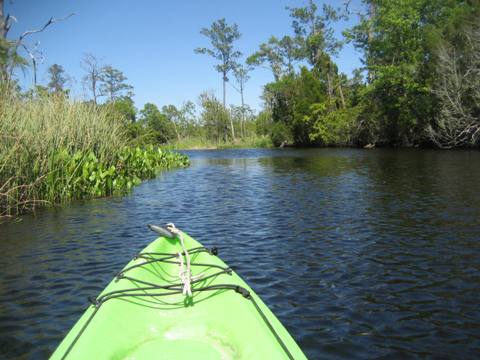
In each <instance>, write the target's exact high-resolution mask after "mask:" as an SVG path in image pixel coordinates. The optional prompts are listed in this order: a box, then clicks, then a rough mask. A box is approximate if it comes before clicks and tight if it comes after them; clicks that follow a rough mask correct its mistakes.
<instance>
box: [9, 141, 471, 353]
mask: <svg viewBox="0 0 480 360" xmlns="http://www.w3.org/2000/svg"><path fill="white" fill-rule="evenodd" d="M190 155H191V159H192V165H191V167H190V168H188V169H183V170H178V171H172V172H168V173H164V174H162V175H161V176H160V177H159V178H158V179H156V180H153V181H148V182H145V183H143V184H142V185H140V186H139V187H137V188H136V189H135V190H134V191H133V194H132V195H130V196H126V197H117V198H110V199H97V200H93V201H88V202H78V203H75V204H72V205H68V206H64V207H61V208H58V209H55V210H53V211H50V210H45V211H39V212H38V213H37V214H36V216H32V215H27V216H25V217H24V218H23V220H22V221H21V222H19V223H8V224H3V225H1V226H0V237H1V240H2V241H1V242H0V250H1V251H2V255H3V256H2V257H1V259H0V265H1V266H2V276H1V278H0V354H3V356H5V357H7V358H32V359H43V358H46V357H48V355H49V354H50V353H51V352H52V351H53V350H54V349H55V347H56V346H57V344H58V343H59V341H60V340H61V339H62V338H63V336H64V335H65V333H66V331H68V329H70V327H71V326H72V325H73V324H74V322H75V321H76V320H77V319H78V317H79V316H80V315H81V314H82V312H83V311H84V310H85V308H86V306H87V305H88V302H87V297H88V296H92V295H97V294H98V293H99V292H100V291H101V290H102V289H103V288H104V286H105V285H106V284H107V283H108V282H109V281H110V280H111V279H112V277H113V276H114V275H115V273H116V272H117V271H118V270H119V269H120V268H121V267H122V266H123V265H124V264H125V263H126V262H128V261H129V260H130V259H131V258H132V256H133V255H134V254H135V253H137V252H138V251H139V250H141V249H142V248H143V247H145V246H146V245H147V244H148V243H149V242H150V241H151V240H152V238H153V237H152V235H151V234H150V233H148V232H147V230H146V228H145V224H147V223H165V222H167V221H174V222H175V223H176V224H177V226H178V227H180V228H182V229H184V230H185V231H187V232H190V233H191V234H192V235H193V236H194V237H196V238H197V239H198V240H200V241H201V242H203V243H204V245H206V246H217V247H218V248H219V249H220V256H221V257H222V258H223V259H224V260H225V261H226V262H228V264H229V265H230V266H232V267H233V268H234V269H235V270H236V271H237V272H238V273H239V274H240V275H241V276H242V277H243V278H244V279H245V280H246V281H247V282H248V283H249V284H250V285H251V286H252V287H253V288H254V289H255V290H256V291H257V292H258V294H259V295H260V296H261V297H262V298H263V299H264V300H265V302H266V303H267V304H268V305H269V306H270V308H271V309H272V310H273V311H274V312H275V314H277V316H278V317H279V318H280V320H281V321H282V322H283V323H284V324H285V326H286V327H287V328H288V330H289V331H290V332H291V333H292V335H293V336H294V337H295V339H296V340H297V341H298V342H299V344H300V345H301V347H302V348H303V350H304V351H305V352H306V354H307V355H308V356H309V357H310V358H313V359H316V358H331V359H336V358H338V359H344V358H377V359H382V358H384V359H391V358H401V359H409V358H478V355H479V354H480V311H479V306H478V293H479V290H480V237H479V235H478V234H479V233H480V220H479V219H480V182H478V179H479V178H480V167H474V166H471V164H478V163H479V160H480V153H478V152H460V151H459V152H452V153H446V152H441V153H440V152H433V151H408V150H406V151H387V150H385V151H383V150H378V151H369V152H365V151H357V150H342V149H322V150H284V151H272V150H230V151H217V152H215V151H209V152H206V151H199V152H192V153H190Z"/></svg>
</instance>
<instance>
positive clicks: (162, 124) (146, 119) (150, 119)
mask: <svg viewBox="0 0 480 360" xmlns="http://www.w3.org/2000/svg"><path fill="white" fill-rule="evenodd" d="M140 121H141V122H143V123H144V124H145V126H146V127H147V128H148V129H149V130H150V131H151V132H152V136H153V138H154V139H155V141H156V142H157V143H160V144H163V143H166V142H167V141H168V140H170V139H173V138H174V137H175V130H174V124H173V123H172V122H171V121H170V120H169V119H168V117H167V116H166V115H165V114H163V113H161V112H160V110H158V107H157V106H156V105H155V104H152V103H146V104H145V105H144V107H143V109H142V110H140Z"/></svg>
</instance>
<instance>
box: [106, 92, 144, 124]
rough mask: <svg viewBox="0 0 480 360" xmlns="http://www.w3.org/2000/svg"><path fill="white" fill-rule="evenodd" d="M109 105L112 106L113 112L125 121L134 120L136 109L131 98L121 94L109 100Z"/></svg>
mask: <svg viewBox="0 0 480 360" xmlns="http://www.w3.org/2000/svg"><path fill="white" fill-rule="evenodd" d="M107 104H108V103H107ZM110 105H111V106H112V107H113V109H114V111H115V113H117V114H119V115H120V116H121V117H122V118H124V119H125V120H126V121H127V122H135V118H136V116H137V109H136V108H135V105H134V102H133V100H132V98H130V97H128V96H122V97H120V98H117V99H115V100H114V101H112V102H110Z"/></svg>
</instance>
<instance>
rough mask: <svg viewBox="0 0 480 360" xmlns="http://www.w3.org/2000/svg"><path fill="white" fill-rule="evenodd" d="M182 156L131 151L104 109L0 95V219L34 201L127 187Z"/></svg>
mask: <svg viewBox="0 0 480 360" xmlns="http://www.w3.org/2000/svg"><path fill="white" fill-rule="evenodd" d="M187 164H188V159H186V158H185V157H184V156H183V155H180V154H176V153H170V152H167V151H163V150H159V149H156V148H154V147H152V146H150V147H148V148H131V147H130V146H128V139H127V137H126V136H125V124H124V123H123V121H122V120H119V117H118V116H117V115H116V114H115V113H114V111H113V108H111V107H109V106H104V105H102V106H98V105H94V104H91V103H80V102H72V101H70V100H68V99H65V98H64V97H63V96H49V97H43V98H40V99H22V98H20V97H19V96H18V94H16V93H11V92H0V219H1V218H2V217H9V216H13V215H16V214H20V213H23V212H25V211H29V210H32V209H34V208H35V206H37V205H40V204H53V203H60V202H64V201H68V200H72V199H81V198H88V197H95V196H107V195H111V194H116V193H122V192H125V191H128V190H129V189H130V188H131V187H132V186H133V185H135V184H137V183H139V182H140V180H141V179H145V178H151V177H153V176H155V174H156V173H157V172H158V171H159V170H161V169H165V168H169V167H172V166H184V165H187Z"/></svg>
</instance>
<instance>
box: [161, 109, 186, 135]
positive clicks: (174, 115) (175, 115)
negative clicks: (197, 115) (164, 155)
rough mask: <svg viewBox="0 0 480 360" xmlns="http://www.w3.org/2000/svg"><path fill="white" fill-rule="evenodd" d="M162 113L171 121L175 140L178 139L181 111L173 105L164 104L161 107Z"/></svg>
mask: <svg viewBox="0 0 480 360" xmlns="http://www.w3.org/2000/svg"><path fill="white" fill-rule="evenodd" d="M162 114H163V115H165V116H166V117H167V119H168V120H169V121H170V122H171V123H172V125H173V129H174V130H175V134H176V136H177V140H180V129H179V127H181V124H180V123H181V121H182V113H181V111H180V110H178V109H177V107H176V106H175V105H165V106H163V107H162Z"/></svg>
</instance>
